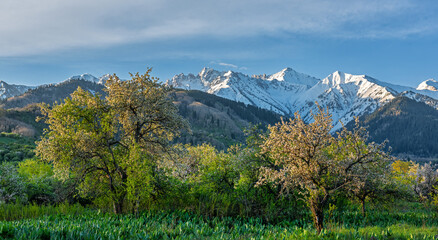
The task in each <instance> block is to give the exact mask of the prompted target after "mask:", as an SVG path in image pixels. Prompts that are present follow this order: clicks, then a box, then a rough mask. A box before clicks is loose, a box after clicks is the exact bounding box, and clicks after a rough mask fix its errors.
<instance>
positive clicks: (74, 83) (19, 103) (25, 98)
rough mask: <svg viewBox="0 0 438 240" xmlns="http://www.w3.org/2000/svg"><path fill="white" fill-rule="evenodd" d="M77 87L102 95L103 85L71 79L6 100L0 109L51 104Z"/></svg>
mask: <svg viewBox="0 0 438 240" xmlns="http://www.w3.org/2000/svg"><path fill="white" fill-rule="evenodd" d="M78 87H81V88H82V89H85V90H88V91H90V92H92V93H100V94H103V93H104V92H103V88H104V85H102V84H99V83H96V82H95V81H89V80H86V79H82V78H72V79H68V80H66V81H64V82H61V83H58V84H49V85H42V86H39V87H37V88H35V89H32V90H29V91H27V92H26V93H24V94H22V95H20V96H14V97H11V98H8V99H6V101H4V102H3V104H2V105H1V107H3V108H6V109H8V108H22V107H25V106H27V105H29V104H33V103H42V102H44V103H48V104H52V103H54V102H55V101H58V102H59V101H61V100H62V99H64V98H66V97H69V96H70V94H71V93H73V92H74V91H75V90H76V89H77V88H78Z"/></svg>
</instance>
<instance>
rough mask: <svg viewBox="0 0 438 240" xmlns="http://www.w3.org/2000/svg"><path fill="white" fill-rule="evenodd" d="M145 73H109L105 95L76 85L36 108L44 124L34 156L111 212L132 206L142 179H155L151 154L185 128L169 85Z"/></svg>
mask: <svg viewBox="0 0 438 240" xmlns="http://www.w3.org/2000/svg"><path fill="white" fill-rule="evenodd" d="M150 72H151V69H148V71H147V72H146V73H145V74H144V75H139V74H138V73H137V74H135V75H131V77H132V79H131V80H127V81H122V80H120V79H119V78H118V77H117V76H115V75H114V76H112V77H111V78H109V79H108V80H107V81H106V89H105V91H106V93H107V94H106V97H105V98H102V97H101V96H100V95H98V94H96V95H93V94H91V93H90V92H88V91H84V90H82V89H81V88H78V89H77V90H76V91H75V92H74V93H73V94H72V95H71V98H66V99H65V100H64V102H63V103H59V104H57V103H55V104H54V105H53V106H49V105H42V107H41V111H42V114H43V116H44V119H45V122H46V124H47V125H48V126H49V127H48V129H47V130H46V131H45V134H44V136H43V137H42V139H41V140H40V141H38V142H37V148H36V153H37V156H38V157H40V158H41V159H42V160H44V161H47V162H49V163H51V164H53V166H54V169H55V173H56V175H57V177H58V178H62V179H64V180H65V179H69V178H74V179H76V180H77V181H80V185H79V187H80V188H79V192H80V194H81V195H82V196H85V197H89V198H92V199H94V200H96V203H99V205H100V206H102V207H108V205H109V204H112V205H113V208H114V212H116V213H121V212H123V211H126V210H127V207H128V205H129V206H131V207H133V208H134V209H131V210H134V211H135V209H137V208H138V207H137V206H138V205H139V204H140V200H144V198H145V197H146V196H148V195H149V193H148V189H149V185H150V181H149V180H148V179H150V178H154V179H157V178H159V176H158V175H159V174H155V173H156V172H157V171H158V170H157V169H156V168H157V165H156V161H157V158H159V157H161V155H162V154H165V153H166V151H167V149H168V143H169V141H171V140H172V139H173V138H174V137H175V136H177V135H178V134H179V133H180V131H181V130H182V129H184V128H188V125H187V122H186V121H185V120H184V119H182V117H181V116H179V115H178V114H177V109H176V107H175V106H174V105H173V103H172V102H171V101H170V99H169V98H168V92H169V89H168V88H167V87H165V86H164V85H162V84H160V83H159V82H158V79H155V78H153V77H151V76H150V75H149V74H150ZM156 176H157V177H156ZM126 201H129V203H126Z"/></svg>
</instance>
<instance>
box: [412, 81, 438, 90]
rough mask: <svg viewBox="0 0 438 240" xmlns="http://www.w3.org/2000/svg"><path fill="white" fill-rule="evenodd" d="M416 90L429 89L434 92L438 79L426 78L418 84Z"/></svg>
mask: <svg viewBox="0 0 438 240" xmlns="http://www.w3.org/2000/svg"><path fill="white" fill-rule="evenodd" d="M417 90H430V91H434V92H436V91H438V81H436V80H435V79H427V80H426V81H424V82H422V83H420V84H419V85H418V87H417Z"/></svg>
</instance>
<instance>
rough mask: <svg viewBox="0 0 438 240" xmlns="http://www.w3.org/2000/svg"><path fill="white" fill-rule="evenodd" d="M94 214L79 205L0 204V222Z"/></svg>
mask: <svg viewBox="0 0 438 240" xmlns="http://www.w3.org/2000/svg"><path fill="white" fill-rule="evenodd" d="M88 212H94V211H93V210H90V209H88V208H84V207H83V206H81V205H80V204H68V203H61V204H58V205H37V204H21V203H15V204H0V221H13V220H21V219H27V218H38V217H42V216H49V215H60V214H62V215H71V216H76V215H82V214H84V213H88Z"/></svg>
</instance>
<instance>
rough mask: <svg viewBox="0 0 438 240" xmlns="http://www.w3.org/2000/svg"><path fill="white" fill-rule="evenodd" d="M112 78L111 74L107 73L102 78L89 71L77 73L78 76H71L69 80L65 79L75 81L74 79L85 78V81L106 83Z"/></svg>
mask: <svg viewBox="0 0 438 240" xmlns="http://www.w3.org/2000/svg"><path fill="white" fill-rule="evenodd" d="M108 78H110V75H109V74H105V75H103V76H102V77H100V78H97V77H95V76H93V75H91V74H89V73H84V74H81V75H76V76H72V77H69V78H68V79H67V80H65V81H64V82H68V81H74V80H84V81H89V82H95V83H98V84H104V83H105V81H106V80H107V79H108Z"/></svg>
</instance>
